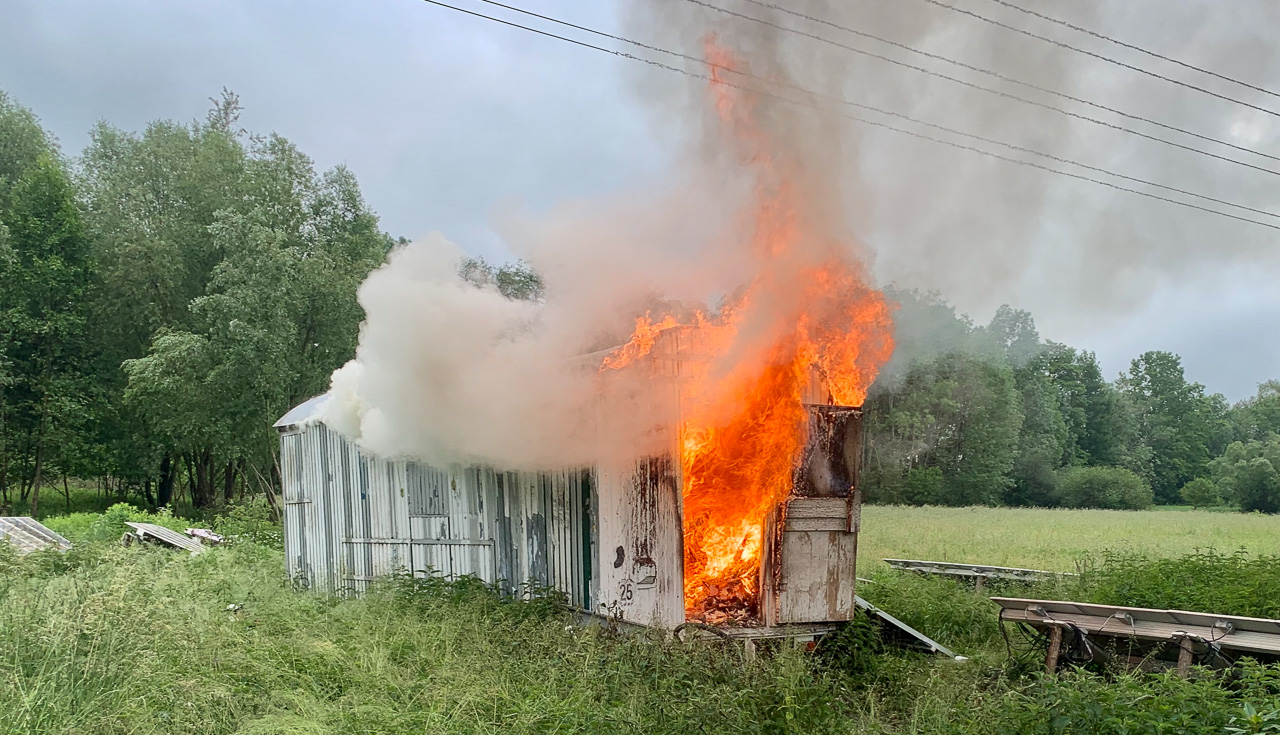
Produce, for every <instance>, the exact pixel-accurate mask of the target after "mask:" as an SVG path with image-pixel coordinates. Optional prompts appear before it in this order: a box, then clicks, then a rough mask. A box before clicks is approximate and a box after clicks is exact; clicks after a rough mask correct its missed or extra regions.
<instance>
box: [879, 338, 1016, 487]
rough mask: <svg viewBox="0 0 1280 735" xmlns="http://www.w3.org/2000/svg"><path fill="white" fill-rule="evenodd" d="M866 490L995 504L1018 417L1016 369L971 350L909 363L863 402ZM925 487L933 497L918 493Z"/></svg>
mask: <svg viewBox="0 0 1280 735" xmlns="http://www.w3.org/2000/svg"><path fill="white" fill-rule="evenodd" d="M868 416H869V419H868V424H867V433H868V438H867V449H868V451H867V454H868V467H867V474H866V479H867V486H868V493H869V496H870V497H871V498H873V499H876V500H882V501H889V502H933V503H939V504H946V505H997V504H999V503H1000V502H1001V501H1002V500H1003V498H1004V494H1005V491H1006V490H1007V488H1008V487H1009V485H1010V483H1011V480H1010V477H1009V472H1010V470H1011V469H1012V468H1013V465H1014V461H1015V458H1016V455H1017V449H1018V444H1017V442H1018V429H1019V425H1020V423H1021V420H1022V416H1021V410H1020V404H1019V399H1018V392H1017V387H1016V385H1015V382H1014V379H1013V371H1012V370H1011V369H1010V368H1009V367H1008V366H1007V365H1005V364H1003V362H1002V361H1001V362H993V361H991V360H989V359H985V358H979V357H975V356H972V355H962V354H950V355H943V356H939V357H937V358H935V359H933V360H930V361H928V362H925V363H920V364H917V365H915V366H913V367H912V368H911V369H910V370H909V371H908V373H907V375H906V377H905V378H904V380H903V381H902V383H901V384H900V385H898V386H896V387H894V388H891V389H890V388H883V389H880V390H878V391H876V392H875V393H874V394H873V395H872V396H871V398H870V400H869V402H868ZM930 468H931V469H935V470H936V471H937V473H940V476H941V485H940V486H939V485H938V484H937V483H936V481H935V479H934V478H936V477H937V476H938V475H936V474H923V473H920V472H918V470H920V469H930ZM926 491H927V493H928V494H929V495H931V496H934V497H929V498H927V499H926V498H923V497H921V495H922V494H924V493H925V492H926Z"/></svg>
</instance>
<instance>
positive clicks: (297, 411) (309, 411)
mask: <svg viewBox="0 0 1280 735" xmlns="http://www.w3.org/2000/svg"><path fill="white" fill-rule="evenodd" d="M330 398H332V394H330V393H321V394H320V395H318V396H316V397H314V398H308V399H307V400H305V401H303V402H302V403H299V404H298V405H296V406H294V407H293V408H291V409H289V412H288V413H286V414H285V415H283V416H281V417H280V420H279V421H277V422H275V423H274V424H272V425H271V428H273V429H278V430H280V431H286V430H288V429H292V428H295V427H298V426H302V425H304V424H309V423H312V422H313V421H316V420H318V419H319V416H320V411H321V410H322V409H324V407H325V406H326V405H328V403H329V399H330Z"/></svg>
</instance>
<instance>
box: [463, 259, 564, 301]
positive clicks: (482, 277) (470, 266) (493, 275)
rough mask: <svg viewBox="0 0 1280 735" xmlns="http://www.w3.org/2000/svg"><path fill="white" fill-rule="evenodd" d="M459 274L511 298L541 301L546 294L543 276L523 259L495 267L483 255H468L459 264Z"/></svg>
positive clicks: (473, 282)
mask: <svg viewBox="0 0 1280 735" xmlns="http://www.w3.org/2000/svg"><path fill="white" fill-rule="evenodd" d="M458 274H459V275H460V276H462V278H463V279H464V280H466V281H467V282H469V283H472V284H474V285H476V286H493V287H494V288H497V289H498V293H500V294H502V295H503V296H506V297H507V298H509V299H516V300H521V301H540V300H542V298H543V296H545V291H546V289H545V286H544V285H543V283H542V276H541V275H540V274H539V273H538V272H537V271H535V270H534V269H533V268H532V267H530V266H529V264H528V263H526V262H524V261H523V260H519V261H516V262H515V263H504V264H503V265H502V266H500V267H497V268H495V267H494V266H493V265H491V264H490V263H489V262H488V261H486V260H485V259H484V258H481V257H467V258H463V259H462V263H460V264H459V265H458Z"/></svg>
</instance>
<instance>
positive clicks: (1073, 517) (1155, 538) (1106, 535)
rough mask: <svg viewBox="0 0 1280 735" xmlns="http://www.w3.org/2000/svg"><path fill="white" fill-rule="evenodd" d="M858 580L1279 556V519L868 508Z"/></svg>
mask: <svg viewBox="0 0 1280 735" xmlns="http://www.w3.org/2000/svg"><path fill="white" fill-rule="evenodd" d="M862 514H863V515H862V532H861V534H859V537H858V563H859V565H860V569H861V570H862V571H860V572H859V573H860V574H861V575H862V576H864V577H865V576H867V574H868V573H870V572H871V571H872V570H874V569H876V568H883V564H882V563H881V562H880V560H881V559H883V558H886V557H889V558H894V557H896V558H905V559H929V560H934V561H956V562H969V563H973V564H999V565H1003V566H1013V567H1029V568H1033V569H1049V570H1054V571H1061V572H1074V571H1076V567H1077V563H1078V562H1079V561H1080V560H1081V559H1097V558H1098V557H1100V556H1101V555H1102V553H1103V552H1104V551H1117V552H1129V553H1137V554H1145V555H1147V556H1149V557H1151V558H1173V557H1179V556H1182V555H1184V554H1188V553H1193V552H1195V551H1196V550H1198V549H1208V548H1214V549H1220V550H1223V551H1228V552H1230V551H1235V550H1237V549H1246V550H1248V551H1249V552H1250V553H1252V554H1272V555H1277V554H1280V516H1266V515H1260V514H1246V513H1217V512H1213V511H1205V510H1197V511H1193V510H1169V509H1161V510H1147V511H1126V510H1063V509H1052V510H1051V509H1044V508H985V507H979V508H936V507H923V508H920V507H906V506H885V505H869V506H866V507H864V508H863V511H862Z"/></svg>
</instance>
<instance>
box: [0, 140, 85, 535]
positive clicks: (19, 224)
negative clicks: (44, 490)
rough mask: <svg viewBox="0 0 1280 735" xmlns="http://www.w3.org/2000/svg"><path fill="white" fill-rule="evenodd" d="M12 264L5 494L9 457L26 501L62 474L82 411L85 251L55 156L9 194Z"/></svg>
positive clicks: (2, 291)
mask: <svg viewBox="0 0 1280 735" xmlns="http://www.w3.org/2000/svg"><path fill="white" fill-rule="evenodd" d="M3 199H4V202H5V206H4V208H3V209H0V223H3V226H4V230H5V245H6V248H5V249H6V253H7V255H6V258H5V261H4V267H3V269H2V270H0V365H3V383H2V384H0V391H2V392H0V430H2V432H3V434H4V435H5V436H4V439H3V445H2V446H3V449H4V452H3V456H0V488H3V492H4V494H5V496H6V498H7V495H8V487H9V483H10V481H11V478H10V476H9V473H10V464H11V461H12V460H15V459H16V460H17V462H18V470H19V475H20V477H19V479H20V483H21V487H22V497H23V498H24V499H26V498H28V497H29V498H30V501H31V510H30V512H31V513H32V514H33V515H34V514H35V513H37V512H38V506H39V500H40V489H41V487H42V486H43V484H44V483H45V482H46V481H47V478H48V477H49V476H51V475H52V473H51V472H50V469H51V468H53V467H60V468H61V469H62V470H64V471H65V470H66V468H67V467H68V462H67V460H68V456H67V455H66V454H65V453H64V450H65V449H67V448H69V447H70V446H73V445H74V444H75V441H74V437H75V436H76V434H78V432H79V431H81V430H82V429H83V424H84V419H85V411H84V395H85V385H84V383H85V380H84V377H85V354H84V341H85V340H84V336H85V332H84V330H85V319H84V302H83V297H84V293H85V290H86V288H87V287H88V283H89V275H90V266H89V261H88V247H87V242H86V239H85V237H84V232H83V228H82V226H81V221H80V214H79V211H78V210H77V208H76V203H75V195H74V192H73V190H72V186H71V181H70V179H69V178H68V176H67V173H66V171H65V169H64V168H63V166H62V163H61V161H59V160H58V159H57V158H56V157H55V156H54V155H53V154H52V153H51V152H44V153H41V154H39V155H38V156H37V157H36V159H35V160H34V161H32V162H30V163H29V165H28V166H27V167H26V168H25V169H23V170H21V172H20V173H19V174H18V178H17V179H16V181H14V182H13V185H12V186H11V187H10V188H9V189H8V191H6V192H5V195H4V197H3Z"/></svg>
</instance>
